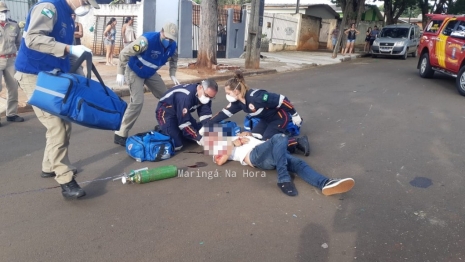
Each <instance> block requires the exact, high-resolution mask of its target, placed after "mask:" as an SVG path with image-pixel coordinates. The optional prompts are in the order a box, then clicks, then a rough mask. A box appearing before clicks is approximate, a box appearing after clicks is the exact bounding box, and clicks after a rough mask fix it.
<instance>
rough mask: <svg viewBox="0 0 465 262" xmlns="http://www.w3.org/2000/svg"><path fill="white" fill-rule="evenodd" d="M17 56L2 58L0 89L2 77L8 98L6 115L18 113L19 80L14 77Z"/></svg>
mask: <svg viewBox="0 0 465 262" xmlns="http://www.w3.org/2000/svg"><path fill="white" fill-rule="evenodd" d="M15 61H16V58H15V57H11V58H0V91H1V90H2V77H3V78H4V79H5V84H6V90H7V91H8V98H7V104H6V116H13V115H16V114H17V113H18V82H17V81H16V80H15V79H14V75H15V71H16V70H15Z"/></svg>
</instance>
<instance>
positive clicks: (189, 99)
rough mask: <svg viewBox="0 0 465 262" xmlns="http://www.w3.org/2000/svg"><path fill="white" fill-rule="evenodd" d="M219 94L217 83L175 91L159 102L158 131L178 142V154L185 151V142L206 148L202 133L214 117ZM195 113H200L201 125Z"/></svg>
mask: <svg viewBox="0 0 465 262" xmlns="http://www.w3.org/2000/svg"><path fill="white" fill-rule="evenodd" d="M217 92H218V84H217V83H216V82H215V80H213V79H207V80H204V81H202V82H201V83H198V84H188V85H178V86H175V87H173V88H171V89H170V90H169V91H168V92H166V93H165V95H164V96H163V97H162V98H160V102H158V106H157V109H156V111H155V116H156V119H157V122H158V124H159V126H158V128H155V129H160V131H161V132H162V133H164V134H165V135H168V136H170V137H171V138H172V139H173V140H174V146H175V150H176V151H179V150H180V149H181V148H182V146H183V140H184V138H187V139H189V140H193V141H196V142H197V143H198V144H199V145H203V140H202V135H201V134H202V133H203V132H202V131H200V130H201V128H202V125H204V124H205V123H206V122H207V121H208V120H210V118H211V117H212V109H211V104H212V102H211V99H212V98H214V97H215V96H216V93H217ZM194 111H197V114H198V116H199V120H200V123H198V122H197V120H195V119H194V117H193V116H192V115H191V112H194ZM199 131H200V133H199Z"/></svg>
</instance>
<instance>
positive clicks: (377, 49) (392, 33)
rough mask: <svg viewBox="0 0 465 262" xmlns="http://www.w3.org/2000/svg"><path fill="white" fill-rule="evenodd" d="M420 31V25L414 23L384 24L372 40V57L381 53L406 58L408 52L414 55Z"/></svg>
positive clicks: (415, 54)
mask: <svg viewBox="0 0 465 262" xmlns="http://www.w3.org/2000/svg"><path fill="white" fill-rule="evenodd" d="M420 31H421V30H420V27H419V26H418V25H415V24H401V25H388V26H385V27H384V28H383V29H382V30H381V32H379V34H378V37H377V38H376V39H375V41H374V42H373V46H372V47H371V53H372V57H377V56H380V55H382V56H397V57H402V58H403V59H407V56H408V55H409V54H411V55H412V56H413V57H416V56H417V48H418V44H419V43H420Z"/></svg>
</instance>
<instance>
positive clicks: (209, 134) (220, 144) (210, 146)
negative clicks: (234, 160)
mask: <svg viewBox="0 0 465 262" xmlns="http://www.w3.org/2000/svg"><path fill="white" fill-rule="evenodd" d="M204 129H205V131H204V135H203V142H204V153H205V154H206V155H213V156H218V155H228V156H229V155H230V154H231V152H232V150H233V145H232V133H233V130H232V128H230V127H224V126H222V125H221V124H208V125H206V126H204Z"/></svg>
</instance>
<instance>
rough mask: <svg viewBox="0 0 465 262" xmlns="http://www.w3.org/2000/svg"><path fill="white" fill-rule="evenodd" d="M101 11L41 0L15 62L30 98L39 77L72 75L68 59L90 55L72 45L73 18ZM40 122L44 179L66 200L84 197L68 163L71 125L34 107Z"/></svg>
mask: <svg viewBox="0 0 465 262" xmlns="http://www.w3.org/2000/svg"><path fill="white" fill-rule="evenodd" d="M92 7H94V8H99V6H98V4H97V2H96V1H95V0H86V1H83V0H42V1H40V2H39V3H37V4H36V5H34V7H33V8H32V9H31V10H30V12H29V15H28V17H27V19H26V25H25V27H24V33H23V39H22V40H21V45H20V48H19V51H18V56H17V58H16V64H15V67H16V74H15V79H16V80H17V81H18V83H19V86H20V87H21V89H23V90H24V92H25V93H26V95H27V97H28V98H31V96H32V93H33V92H34V89H35V88H36V82H37V74H38V73H39V72H41V71H52V70H53V69H56V68H57V69H60V70H61V71H63V72H65V73H66V72H69V70H70V60H69V56H70V55H71V56H75V57H80V56H81V55H82V54H83V53H84V52H86V51H87V52H91V50H90V49H88V48H87V47H85V46H82V45H73V41H74V21H73V19H72V18H71V14H73V13H75V14H76V15H78V16H83V15H86V14H87V13H88V12H89V10H90V9H91V8H92ZM33 109H34V112H35V114H36V116H37V118H38V119H39V121H40V122H41V123H42V124H43V125H44V126H45V127H46V128H47V132H46V134H45V137H46V139H47V141H46V144H45V152H44V158H43V161H42V177H55V180H56V181H57V182H58V183H59V184H60V185H61V188H62V195H63V196H64V197H65V198H78V197H82V196H85V194H86V193H85V192H84V190H82V189H81V187H80V186H79V185H78V184H77V183H76V181H75V180H74V175H75V174H76V172H77V171H76V168H75V167H73V166H72V165H71V163H70V161H69V159H68V146H69V140H70V136H71V123H70V122H68V121H65V120H62V119H61V118H59V117H56V116H53V115H51V114H49V113H47V112H45V111H42V110H40V109H39V108H36V107H33Z"/></svg>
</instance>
